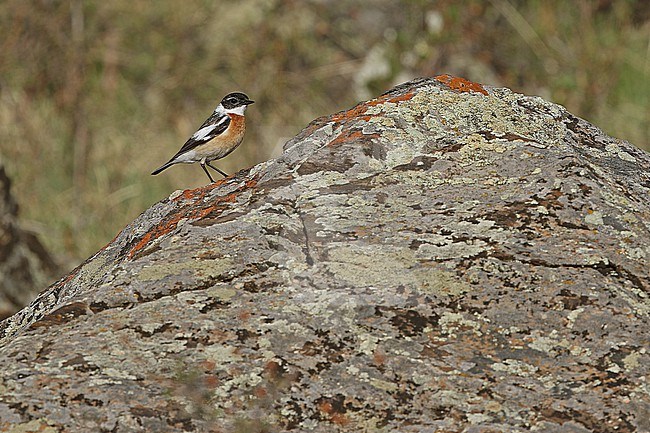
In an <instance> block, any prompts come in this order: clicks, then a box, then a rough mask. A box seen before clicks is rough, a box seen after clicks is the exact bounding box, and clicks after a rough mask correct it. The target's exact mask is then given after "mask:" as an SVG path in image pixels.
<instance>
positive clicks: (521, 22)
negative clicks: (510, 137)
mask: <svg viewBox="0 0 650 433" xmlns="http://www.w3.org/2000/svg"><path fill="white" fill-rule="evenodd" d="M0 45H1V51H0V159H1V161H2V163H3V164H4V165H5V166H6V169H7V171H8V173H9V175H10V176H11V178H12V179H13V180H14V184H13V193H14V195H15V196H16V199H17V200H18V202H19V204H20V206H21V220H22V222H23V225H24V226H26V227H27V228H29V229H31V230H33V231H36V232H37V233H38V234H39V236H40V238H41V239H42V240H43V241H44V243H45V244H46V246H47V247H48V248H49V249H50V251H52V252H53V253H54V255H55V256H56V257H57V259H58V261H59V262H60V263H61V264H62V265H63V267H64V269H66V268H67V269H70V268H71V267H72V266H74V265H76V264H78V263H79V262H80V261H81V260H83V259H85V258H86V257H88V256H89V255H91V254H92V253H94V252H95V251H96V250H97V249H99V248H100V247H101V246H103V245H104V244H106V243H107V242H109V241H110V240H111V239H112V238H113V237H114V236H115V235H116V234H117V233H118V232H119V230H121V229H122V228H123V227H124V226H125V225H126V224H128V223H129V222H130V221H132V220H133V219H134V218H135V217H136V216H137V215H138V214H139V213H141V212H143V211H144V210H145V209H147V208H148V207H149V206H151V205H152V204H153V203H155V202H156V201H158V200H160V199H162V198H165V197H167V196H168V195H169V194H170V193H171V192H172V191H174V190H175V189H181V188H194V187H197V186H201V185H205V184H206V180H207V179H206V177H205V174H204V173H203V171H202V170H201V169H200V167H199V166H187V165H179V166H174V167H172V168H170V169H169V170H167V171H165V172H164V173H162V174H161V175H159V176H156V177H152V176H150V175H149V173H150V172H151V171H152V170H153V169H154V168H156V167H158V166H159V165H161V164H162V163H163V162H165V161H167V159H169V158H170V157H171V156H172V155H173V154H174V153H175V152H176V151H177V150H178V149H179V148H180V146H181V145H182V144H183V143H184V142H185V140H186V139H187V137H188V136H189V135H191V134H192V133H193V132H194V131H195V130H196V128H197V127H198V126H199V125H200V124H201V123H202V122H203V120H204V119H205V118H206V117H207V116H208V115H209V114H210V113H211V111H212V110H213V109H214V107H215V106H216V104H217V103H218V102H219V100H220V98H221V97H222V96H223V95H224V94H226V93H227V92H229V91H234V90H240V91H244V92H245V93H247V94H248V95H249V96H250V97H251V98H252V99H254V100H255V101H257V103H256V104H255V105H253V106H251V108H250V109H249V110H248V111H247V117H248V121H249V124H248V125H249V127H248V132H247V136H246V138H245V139H244V144H243V145H242V147H240V148H239V149H238V150H237V151H236V152H235V153H233V154H232V155H231V156H229V157H228V158H226V159H225V160H222V161H219V162H218V163H217V166H218V167H220V168H222V169H223V170H225V171H227V172H228V173H234V172H236V171H237V170H239V169H242V168H245V167H248V166H251V165H253V164H255V163H257V162H260V161H263V160H266V159H268V158H271V157H274V156H277V155H279V154H280V152H281V146H282V144H283V143H284V142H285V141H286V140H287V139H289V138H291V137H292V136H293V135H295V134H296V133H298V132H299V131H300V129H302V128H303V127H304V126H305V125H306V124H307V123H308V122H309V121H311V120H312V119H314V118H315V117H318V116H321V115H326V114H330V113H333V112H335V111H338V110H342V109H345V108H347V107H350V106H351V105H353V104H355V103H356V102H358V101H360V100H363V99H367V98H370V97H373V96H376V95H378V94H380V93H382V92H384V91H386V90H388V89H389V88H390V87H391V86H393V85H394V84H396V83H399V82H403V81H406V80H408V79H410V78H413V77H417V76H431V75H437V74H442V73H449V74H453V75H458V76H462V77H465V78H468V79H470V80H473V81H477V82H481V83H485V84H491V85H496V86H507V87H510V88H511V89H513V90H515V91H517V92H521V93H526V94H531V95H540V96H542V97H544V98H546V99H548V100H551V101H553V102H556V103H559V104H562V105H564V106H566V107H567V108H568V109H569V110H570V111H571V112H572V113H574V114H576V115H578V116H580V117H583V118H585V119H587V120H589V121H591V122H592V123H594V124H595V125H597V126H599V127H600V128H602V129H603V130H605V132H607V133H609V134H610V135H613V136H616V137H619V138H624V139H627V140H629V141H631V142H632V143H634V144H636V145H638V146H640V147H642V148H645V149H648V146H649V135H650V126H649V122H648V119H650V2H648V1H647V0H638V1H635V0H597V1H595V0H594V1H591V0H575V1H554V0H539V1H533V0H530V1H517V0H491V1H474V0H464V1H450V0H442V1H416V0H412V1H407V0H403V1H383V0H365V1H346V0H338V1H335V0H311V1H295V0H240V1H237V2H233V1H207V0H184V1H176V0H157V1H155V2H153V1H140V0H111V1H97V0H61V1H54V0H38V1H37V0H30V1H26V0H4V1H3V2H2V3H1V4H0Z"/></svg>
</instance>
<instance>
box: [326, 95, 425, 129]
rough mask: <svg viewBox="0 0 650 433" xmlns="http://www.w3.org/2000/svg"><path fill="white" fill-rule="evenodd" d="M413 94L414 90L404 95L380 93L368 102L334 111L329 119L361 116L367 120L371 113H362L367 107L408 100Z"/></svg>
mask: <svg viewBox="0 0 650 433" xmlns="http://www.w3.org/2000/svg"><path fill="white" fill-rule="evenodd" d="M413 96H415V92H409V93H406V94H404V95H398V96H390V95H382V96H380V97H378V98H375V99H371V100H370V101H368V102H364V103H361V104H357V105H355V106H354V107H352V108H350V109H349V110H345V111H341V112H340V113H336V114H334V115H332V117H331V120H333V121H334V122H340V121H342V120H351V119H355V118H361V119H362V120H366V121H368V120H370V118H371V117H372V116H371V115H365V116H364V113H365V112H366V111H367V110H368V108H370V107H374V106H376V105H381V104H385V103H387V102H392V103H394V104H396V103H398V102H401V101H408V100H410V99H411V98H413Z"/></svg>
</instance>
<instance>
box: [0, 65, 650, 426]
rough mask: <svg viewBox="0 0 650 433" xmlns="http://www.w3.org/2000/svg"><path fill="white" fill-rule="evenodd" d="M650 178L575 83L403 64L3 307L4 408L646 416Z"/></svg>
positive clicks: (578, 419) (43, 413) (15, 420)
mask: <svg viewBox="0 0 650 433" xmlns="http://www.w3.org/2000/svg"><path fill="white" fill-rule="evenodd" d="M649 191H650V157H649V156H648V154H646V153H644V152H642V151H641V150H639V149H637V148H635V147H634V146H632V145H630V144H629V143H627V142H624V141H621V140H617V139H615V138H612V137H609V136H607V135H605V134H604V133H603V132H602V131H600V130H599V129H598V128H596V127H594V126H592V125H590V124H589V123H587V122H586V121H584V120H582V119H579V118H577V117H575V116H573V115H571V114H570V113H568V112H567V111H566V110H565V109H564V108H562V107H560V106H557V105H555V104H552V103H549V102H546V101H544V100H542V99H541V98H536V97H528V96H523V95H519V94H516V93H513V92H511V91H510V90H508V89H502V88H491V87H487V86H481V85H479V84H476V83H471V82H467V81H465V80H462V79H458V78H454V77H449V76H439V77H435V78H429V79H419V80H415V81H412V82H409V83H405V84H403V85H401V86H398V87H397V88H395V89H393V90H391V91H390V92H388V93H387V94H385V95H382V96H381V97H379V98H377V99H373V100H371V101H367V102H364V103H361V104H359V105H357V106H356V107H354V108H352V109H350V110H348V111H345V112H341V113H337V114H334V115H332V116H328V117H323V118H320V119H317V120H315V121H314V122H313V123H312V124H310V125H309V126H308V127H307V128H306V129H305V130H303V131H302V132H301V133H300V134H299V135H298V136H297V137H295V138H294V139H292V140H291V141H289V142H288V143H287V144H286V145H285V151H284V154H283V155H282V156H281V157H279V158H278V159H276V160H271V161H268V162H266V163H263V164H259V165H257V166H255V167H253V168H251V169H249V170H247V171H242V172H240V173H238V174H237V175H236V176H234V177H231V178H228V179H225V180H224V181H220V182H218V183H216V184H213V185H209V186H206V187H204V188H200V189H196V190H186V191H178V192H175V193H174V194H172V195H171V196H170V197H169V198H168V199H166V200H163V201H161V202H159V203H157V204H156V205H154V206H153V207H152V208H150V209H148V210H147V211H145V212H144V213H143V214H142V215H141V216H140V217H139V218H137V219H136V220H135V221H134V222H133V223H132V224H130V225H129V226H128V227H126V228H125V229H124V230H123V231H122V232H121V233H120V234H119V235H118V236H117V237H116V238H115V239H114V240H113V241H112V242H111V243H110V244H109V245H108V246H107V247H106V248H105V249H103V250H101V251H99V252H98V253H97V254H95V255H94V256H93V257H91V258H90V259H88V261H86V262H85V263H84V264H82V265H81V266H80V267H78V268H77V269H75V270H74V271H73V272H72V273H70V274H69V275H68V276H67V277H65V278H63V279H62V280H60V281H59V282H57V283H56V284H54V285H53V286H51V287H50V288H48V289H47V290H46V291H44V292H43V293H42V294H41V295H40V296H39V298H38V299H37V300H36V301H34V302H33V303H32V304H31V305H30V306H29V307H27V308H25V309H24V310H22V311H21V312H19V313H18V314H16V315H14V316H13V317H11V318H10V319H8V320H6V321H5V322H3V323H2V324H1V325H0V329H1V331H0V332H1V333H2V334H1V335H2V336H3V337H4V338H3V343H2V344H3V346H1V348H0V429H2V430H3V431H14V432H18V431H48V432H49V431H51V432H55V431H66V432H67V431H72V432H82V431H107V432H108V431H110V432H127V431H129V432H130V431H148V432H149V431H166V432H181V431H198V432H208V431H210V432H221V431H224V432H225V431H228V432H233V431H235V432H255V431H257V432H280V431H311V432H332V431H349V432H397V431H400V432H442V431H444V432H467V433H470V432H471V433H475V432H483V433H487V432H498V431H499V432H500V431H508V432H524V431H544V432H557V433H560V432H562V433H569V432H576V433H577V432H602V433H604V432H613V431H617V432H644V431H646V432H647V431H649V430H650V389H649V384H648V383H647V378H648V372H649V369H650V354H649V353H648V350H649V347H650V346H649V336H650V326H649V320H648V317H649V314H650V301H649V299H648V294H649V293H650V279H649V271H648V257H649V256H650V247H649V245H650V223H649V222H650V199H649V198H648V197H649V196H648V192H649Z"/></svg>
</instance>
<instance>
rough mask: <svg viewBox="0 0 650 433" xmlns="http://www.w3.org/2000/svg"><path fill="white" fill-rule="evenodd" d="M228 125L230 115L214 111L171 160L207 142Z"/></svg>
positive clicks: (221, 132)
mask: <svg viewBox="0 0 650 433" xmlns="http://www.w3.org/2000/svg"><path fill="white" fill-rule="evenodd" d="M228 125H230V116H228V115H227V114H225V113H212V116H210V117H208V119H207V120H206V121H205V122H203V125H201V127H200V128H199V129H198V130H197V131H196V132H195V133H194V135H192V136H191V137H190V138H189V139H188V140H187V141H186V142H185V144H184V145H183V147H181V150H179V151H178V153H176V155H174V157H173V158H172V159H171V160H174V159H176V158H177V157H178V156H179V155H182V154H184V153H185V152H189V151H190V150H192V149H194V148H195V147H197V146H200V145H201V144H204V143H207V142H208V141H210V140H212V139H213V138H214V137H216V136H217V135H220V134H223V132H224V131H225V130H226V129H228Z"/></svg>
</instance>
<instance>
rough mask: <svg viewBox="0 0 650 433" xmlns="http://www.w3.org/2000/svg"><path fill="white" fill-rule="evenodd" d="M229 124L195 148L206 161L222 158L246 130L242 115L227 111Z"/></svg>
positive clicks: (234, 146)
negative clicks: (219, 132)
mask: <svg viewBox="0 0 650 433" xmlns="http://www.w3.org/2000/svg"><path fill="white" fill-rule="evenodd" d="M228 116H230V125H228V129H226V130H225V131H224V132H223V133H222V134H221V135H218V136H217V137H215V138H214V139H213V140H211V141H209V142H207V143H205V144H203V145H201V146H199V148H197V149H195V150H196V152H197V153H198V154H199V156H200V157H203V158H206V160H208V161H212V160H215V159H220V158H223V157H224V156H226V155H228V154H229V153H230V152H232V151H233V150H235V149H236V148H237V146H239V145H240V144H241V142H242V139H243V138H244V132H246V120H245V119H244V116H240V115H238V114H232V113H228Z"/></svg>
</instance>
